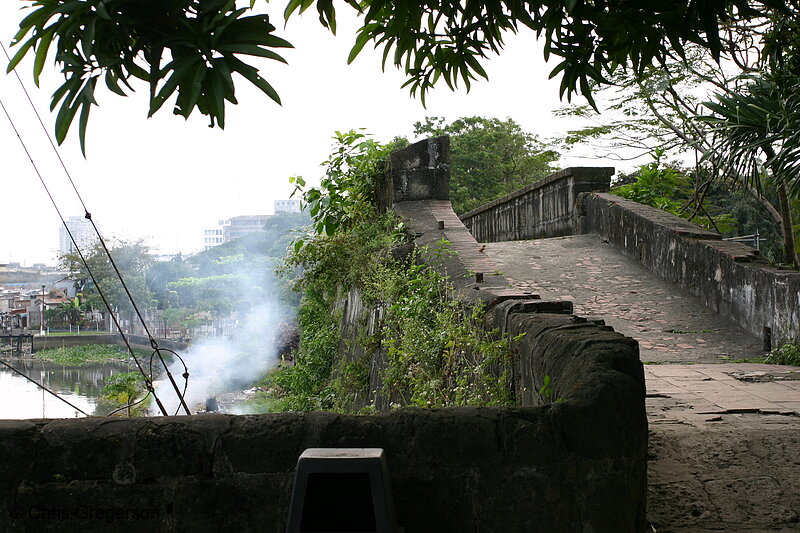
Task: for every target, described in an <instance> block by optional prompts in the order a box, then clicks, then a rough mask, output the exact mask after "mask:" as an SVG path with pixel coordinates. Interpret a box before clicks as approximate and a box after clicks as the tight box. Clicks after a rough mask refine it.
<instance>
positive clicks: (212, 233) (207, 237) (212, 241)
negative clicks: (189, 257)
mask: <svg viewBox="0 0 800 533" xmlns="http://www.w3.org/2000/svg"><path fill="white" fill-rule="evenodd" d="M223 222H225V221H224V220H220V221H219V225H217V226H208V227H206V228H203V251H206V250H210V249H211V248H213V247H215V246H219V245H220V244H222V228H223Z"/></svg>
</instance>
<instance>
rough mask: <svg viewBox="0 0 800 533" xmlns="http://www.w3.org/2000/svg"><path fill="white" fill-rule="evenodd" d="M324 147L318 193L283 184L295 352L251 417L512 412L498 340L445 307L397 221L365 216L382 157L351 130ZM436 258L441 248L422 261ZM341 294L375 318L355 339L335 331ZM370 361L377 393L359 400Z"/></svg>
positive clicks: (366, 387) (366, 390)
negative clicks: (296, 229)
mask: <svg viewBox="0 0 800 533" xmlns="http://www.w3.org/2000/svg"><path fill="white" fill-rule="evenodd" d="M335 139H336V145H335V146H334V155H332V156H331V158H330V159H329V160H328V161H327V162H326V165H327V172H326V178H325V179H323V180H322V183H321V185H320V187H319V188H309V189H305V182H304V181H303V180H302V179H298V178H294V180H293V182H294V183H296V186H297V191H296V192H298V193H299V194H302V196H303V203H304V204H305V206H306V207H307V208H309V209H310V214H311V216H312V220H313V231H312V232H311V233H310V234H309V235H307V236H306V237H304V238H302V239H299V240H298V241H297V243H296V245H295V246H294V248H293V251H292V252H291V253H290V255H289V256H288V258H287V259H286V261H285V264H284V266H283V269H282V271H283V272H284V274H287V275H290V276H295V279H294V287H295V289H296V290H299V291H301V292H302V294H303V296H302V301H301V304H300V314H299V319H298V322H299V326H300V329H301V335H300V344H299V348H298V350H297V351H296V352H295V353H294V354H293V359H294V360H293V361H291V362H288V363H287V364H284V365H282V366H281V367H280V368H279V369H278V370H277V371H275V372H273V373H272V374H271V375H270V376H268V377H267V379H266V383H265V384H266V385H267V389H268V392H267V393H265V394H263V395H262V396H261V398H259V400H258V408H259V409H260V410H316V409H322V410H334V411H340V412H371V411H372V410H374V405H373V404H371V403H370V399H372V400H374V398H375V396H376V395H381V396H383V397H384V398H388V399H389V400H390V401H391V405H392V406H406V405H415V406H420V407H443V406H450V405H498V404H509V403H512V401H513V398H512V394H511V392H510V391H511V387H510V383H509V382H510V377H509V376H510V373H511V360H510V351H509V349H508V343H507V341H506V340H505V339H502V338H501V337H500V336H499V335H493V334H492V333H490V332H486V331H485V330H484V329H483V328H482V326H481V323H480V322H481V318H482V316H483V312H482V310H481V309H480V308H477V307H471V306H468V305H466V304H464V303H463V302H459V301H458V300H456V299H455V298H453V294H452V288H451V286H450V284H449V282H448V280H447V278H446V277H444V276H442V275H440V274H438V273H437V272H436V271H435V270H434V269H432V268H430V267H429V266H427V265H425V264H423V263H422V262H421V260H420V257H421V256H422V254H420V253H419V252H418V251H414V250H413V247H412V246H411V245H410V244H409V242H410V240H411V238H410V236H409V235H408V232H407V231H406V230H405V228H404V227H403V225H402V224H401V222H400V221H399V219H398V218H397V216H396V215H395V214H394V213H392V212H387V213H378V211H377V208H376V202H375V195H374V191H375V190H376V187H377V184H378V183H380V181H381V180H382V176H383V172H384V169H385V165H384V163H383V161H384V160H385V158H386V157H387V156H388V153H389V151H390V149H389V148H388V147H385V146H381V145H379V144H377V143H374V142H372V141H365V140H364V137H363V135H362V134H359V133H356V132H353V131H351V132H348V133H345V134H341V133H337V136H336V137H335ZM448 253H450V252H449V243H447V242H446V241H442V242H440V243H439V244H438V245H437V248H436V250H428V251H426V254H425V256H426V257H434V258H435V257H436V256H445V255H447V254H448ZM353 289H355V290H356V291H357V292H358V294H359V295H360V298H361V300H362V302H363V304H364V307H365V309H372V310H375V313H374V314H373V315H372V316H373V317H374V319H375V323H373V324H372V326H373V327H372V328H368V327H367V324H366V323H361V324H360V327H359V330H360V335H359V336H358V337H357V338H352V337H343V336H342V330H341V323H342V312H343V305H342V304H343V302H344V301H345V299H346V298H347V295H348V294H349V293H350V292H351V291H352V290H353ZM361 318H362V322H363V321H365V320H366V319H367V314H366V313H365V316H362V317H361ZM368 330H369V331H370V332H369V333H367V331H368ZM378 353H381V354H384V355H385V356H386V364H385V368H383V369H382V370H381V372H380V376H379V377H380V381H382V383H383V387H382V390H379V391H378V390H370V370H371V367H372V363H373V361H372V357H373V355H375V354H378Z"/></svg>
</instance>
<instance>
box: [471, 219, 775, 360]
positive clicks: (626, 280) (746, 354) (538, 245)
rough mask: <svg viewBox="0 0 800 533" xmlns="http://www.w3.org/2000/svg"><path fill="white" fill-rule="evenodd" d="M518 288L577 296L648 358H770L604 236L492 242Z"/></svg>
mask: <svg viewBox="0 0 800 533" xmlns="http://www.w3.org/2000/svg"><path fill="white" fill-rule="evenodd" d="M485 252H486V254H487V255H488V256H489V257H490V258H491V259H492V260H494V262H495V263H496V264H497V265H498V268H499V269H500V270H501V271H502V272H503V274H504V275H505V277H506V279H508V280H509V281H510V282H511V283H512V284H513V285H514V286H516V287H517V288H520V289H522V290H529V291H532V292H534V293H537V294H539V295H541V297H542V299H563V300H571V301H572V302H573V303H574V305H575V314H578V315H582V316H587V317H598V318H602V319H603V320H605V321H606V324H608V325H609V326H612V327H613V328H614V329H615V330H616V331H619V332H620V333H623V334H625V335H628V336H629V337H633V338H634V339H636V340H638V341H639V349H640V354H641V359H642V361H644V362H646V363H647V362H659V363H663V362H672V363H679V362H683V363H695V362H704V363H719V362H723V361H728V360H736V359H745V358H751V357H757V356H760V355H763V352H762V351H761V348H762V342H761V340H760V339H757V338H755V337H754V336H752V335H750V334H749V333H747V332H745V331H744V330H742V329H741V328H740V327H739V326H737V325H735V324H733V323H732V322H730V321H729V320H727V319H725V318H722V317H720V316H719V315H717V314H716V313H714V312H713V311H711V310H710V309H708V308H707V307H705V306H704V305H703V304H702V303H700V301H699V300H698V299H697V298H695V297H693V296H691V295H689V294H686V293H684V292H682V291H681V290H679V289H677V288H675V287H673V286H672V285H670V284H668V283H667V282H665V281H663V280H662V279H661V278H658V277H657V276H655V275H653V274H651V273H650V271H649V270H647V269H645V268H644V267H643V266H642V265H641V264H639V263H638V262H636V261H634V260H632V259H629V258H627V257H625V256H623V255H622V254H620V253H619V252H617V251H616V249H614V248H613V247H611V246H610V245H608V244H606V243H604V242H602V241H601V240H600V238H599V237H598V236H597V235H577V236H572V237H561V238H555V239H540V240H535V241H510V242H498V243H487V244H486V249H485Z"/></svg>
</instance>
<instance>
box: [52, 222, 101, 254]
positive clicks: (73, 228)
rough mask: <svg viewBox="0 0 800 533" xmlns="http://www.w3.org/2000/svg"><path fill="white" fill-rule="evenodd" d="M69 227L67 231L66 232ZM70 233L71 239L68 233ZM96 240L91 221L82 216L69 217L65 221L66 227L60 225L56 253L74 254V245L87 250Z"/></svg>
mask: <svg viewBox="0 0 800 533" xmlns="http://www.w3.org/2000/svg"><path fill="white" fill-rule="evenodd" d="M67 228H69V233H67ZM70 233H71V234H72V238H73V239H75V242H74V243H73V242H72V239H70V238H69V234H70ZM96 242H97V234H95V231H94V228H93V227H92V223H91V222H89V221H88V220H86V219H85V218H83V217H69V220H67V222H66V228H65V227H64V226H63V225H62V226H61V228H60V229H59V232H58V255H65V254H74V253H75V252H76V251H77V250H76V249H75V245H76V244H77V245H78V248H80V249H81V251H82V252H88V251H89V249H90V248H92V247H93V246H94V245H95V243H96Z"/></svg>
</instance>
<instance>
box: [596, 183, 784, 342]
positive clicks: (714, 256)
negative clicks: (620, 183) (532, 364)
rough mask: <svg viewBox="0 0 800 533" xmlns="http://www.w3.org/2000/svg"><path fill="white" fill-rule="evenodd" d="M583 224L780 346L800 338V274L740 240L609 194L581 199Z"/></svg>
mask: <svg viewBox="0 0 800 533" xmlns="http://www.w3.org/2000/svg"><path fill="white" fill-rule="evenodd" d="M580 216H581V221H580V226H581V228H582V231H584V232H587V231H590V232H593V233H597V234H599V235H602V236H603V237H605V238H606V239H608V241H609V243H610V244H612V245H614V246H616V247H617V248H619V249H620V250H621V251H622V252H623V253H625V254H626V255H628V256H630V257H633V258H635V259H638V260H639V261H640V262H641V263H642V264H643V265H644V266H646V267H647V268H649V269H650V270H651V271H653V272H654V273H656V274H657V275H659V276H661V277H662V278H664V279H665V280H667V281H669V282H671V283H673V284H675V285H676V286H678V287H680V288H682V289H684V290H686V291H688V292H689V293H691V294H693V295H695V296H697V297H698V298H700V300H701V301H702V302H703V303H704V304H705V305H707V306H708V307H710V308H711V309H713V310H714V311H716V312H718V313H719V314H721V315H723V316H726V317H728V318H730V319H731V320H733V321H734V322H736V323H737V324H739V325H740V326H742V327H743V328H744V329H746V330H747V331H749V332H750V333H752V334H754V335H756V336H759V337H762V336H763V337H764V338H765V341H766V342H765V344H767V343H768V344H771V345H772V346H773V347H778V346H780V345H782V344H784V343H786V342H790V341H792V340H794V341H795V342H800V273H798V272H794V271H788V270H781V269H778V268H776V267H774V266H771V265H769V264H768V263H767V262H766V261H764V260H763V259H761V258H760V257H759V256H758V255H757V252H756V251H755V250H753V249H752V248H750V247H749V246H746V245H744V244H741V243H735V242H729V241H723V240H721V237H720V235H719V234H717V233H714V232H711V231H706V230H704V229H702V228H700V227H698V226H695V225H694V224H692V223H690V222H688V221H686V220H684V219H682V218H679V217H676V216H674V215H671V214H669V213H666V212H664V211H661V210H659V209H655V208H653V207H649V206H646V205H641V204H638V203H636V202H632V201H630V200H625V199H623V198H620V197H618V196H614V195H611V194H587V195H585V196H584V197H583V198H582V199H581V207H580Z"/></svg>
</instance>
